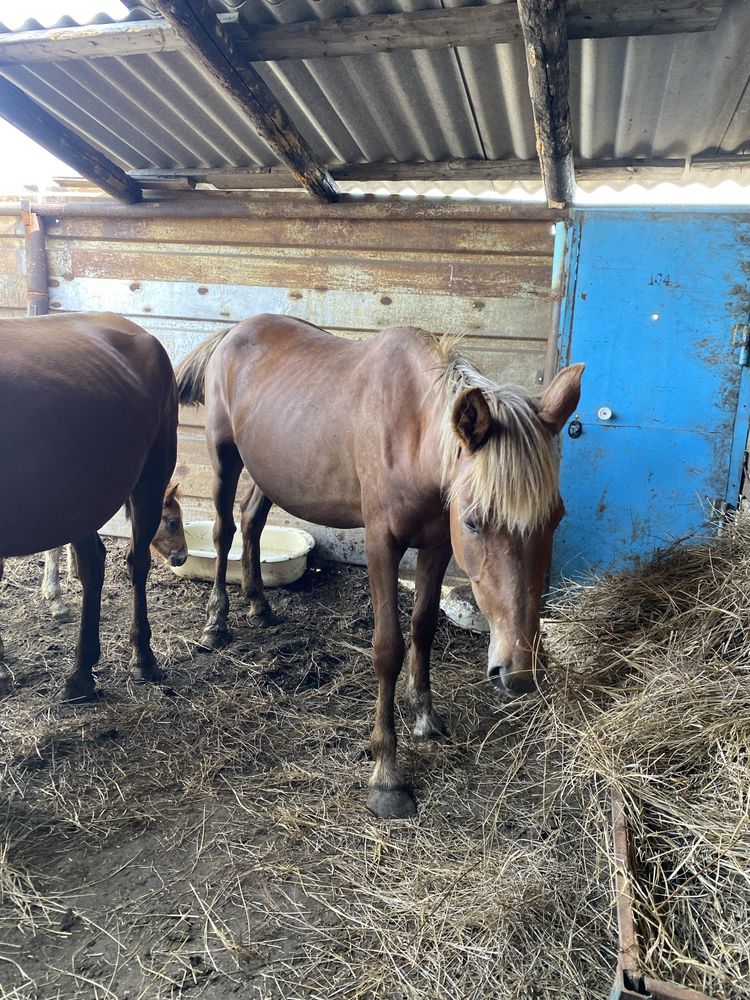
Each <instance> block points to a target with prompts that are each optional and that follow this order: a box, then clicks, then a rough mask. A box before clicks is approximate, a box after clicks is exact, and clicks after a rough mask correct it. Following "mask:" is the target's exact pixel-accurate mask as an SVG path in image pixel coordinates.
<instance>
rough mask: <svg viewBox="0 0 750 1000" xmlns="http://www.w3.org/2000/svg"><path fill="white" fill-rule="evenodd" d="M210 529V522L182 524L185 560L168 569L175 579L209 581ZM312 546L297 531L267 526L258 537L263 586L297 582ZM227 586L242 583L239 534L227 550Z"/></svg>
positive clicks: (211, 561) (211, 559)
mask: <svg viewBox="0 0 750 1000" xmlns="http://www.w3.org/2000/svg"><path fill="white" fill-rule="evenodd" d="M213 530H214V524H213V521H188V522H186V524H185V541H186V542H187V547H188V557H187V559H186V561H185V562H184V564H183V565H182V566H173V567H172V571H173V572H174V573H176V574H177V576H187V577H190V579H192V580H213V578H214V566H215V560H216V552H215V551H214V541H213ZM314 545H315V539H314V538H313V536H312V535H311V534H310V533H309V532H307V531H302V529H301V528H278V527H276V526H275V525H270V524H269V525H267V526H266V527H265V528H264V529H263V534H262V535H261V536H260V572H261V576H262V577H263V585H264V586H266V587H281V586H283V585H284V584H286V583H293V582H294V581H295V580H299V578H300V577H301V576H302V574H303V573H304V572H305V569H306V568H307V554H308V552H309V551H310V550H311V549H312V547H313V546H314ZM227 583H242V536H241V535H240V533H239V531H237V533H236V534H235V536H234V538H233V540H232V548H231V549H230V550H229V560H228V562H227Z"/></svg>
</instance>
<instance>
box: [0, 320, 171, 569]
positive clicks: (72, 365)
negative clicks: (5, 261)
mask: <svg viewBox="0 0 750 1000" xmlns="http://www.w3.org/2000/svg"><path fill="white" fill-rule="evenodd" d="M176 409H177V406H176V397H175V389H174V376H173V374H172V368H171V364H170V362H169V358H168V357H167V355H166V352H165V351H164V349H163V347H162V346H161V345H160V344H159V343H158V341H156V340H155V338H153V337H152V336H151V335H150V334H148V333H146V331H144V330H142V329H141V328H140V327H138V326H136V325H135V324H134V323H131V322H130V321H128V320H126V319H123V318H122V317H119V316H115V315H113V314H108V313H104V314H94V315H91V314H81V315H78V314H72V315H69V316H68V315H56V316H49V317H40V318H34V319H19V320H2V321H0V428H1V430H0V467H2V469H3V475H2V477H0V556H3V555H21V554H25V553H27V552H30V551H38V550H40V549H43V548H45V549H46V548H53V547H55V546H57V545H59V544H61V543H63V542H66V541H70V540H72V539H76V538H77V537H81V536H82V534H84V533H86V532H89V531H92V530H96V529H97V528H99V527H101V525H102V524H104V522H105V521H106V520H107V519H108V518H109V517H111V516H112V514H113V513H114V512H115V511H116V510H117V509H118V507H119V506H120V505H121V504H122V503H123V501H124V500H125V499H126V498H127V496H128V495H129V494H130V491H131V490H132V488H133V486H134V484H135V482H136V480H137V479H138V476H139V474H140V471H141V469H142V467H143V464H144V461H145V458H146V456H147V454H148V451H149V448H150V447H151V445H152V443H153V442H154V440H155V439H156V437H157V435H158V434H159V432H160V428H161V426H162V424H163V423H164V420H165V418H166V419H171V421H172V423H173V424H176ZM170 471H171V470H170ZM52 507H54V508H56V509H55V511H54V515H53V516H50V508H52Z"/></svg>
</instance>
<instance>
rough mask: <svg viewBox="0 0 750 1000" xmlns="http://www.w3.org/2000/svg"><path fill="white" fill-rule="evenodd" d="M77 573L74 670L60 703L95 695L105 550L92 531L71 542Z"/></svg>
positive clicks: (99, 539)
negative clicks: (78, 605) (78, 603)
mask: <svg viewBox="0 0 750 1000" xmlns="http://www.w3.org/2000/svg"><path fill="white" fill-rule="evenodd" d="M73 548H74V549H75V554H76V559H77V561H78V573H79V576H80V578H81V585H82V587H83V600H82V602H81V627H80V631H79V633H78V646H77V647H76V660H75V669H74V670H73V673H72V674H71V675H70V677H68V679H67V681H66V682H65V686H64V687H63V690H62V694H61V697H62V700H63V701H83V700H84V699H87V698H90V697H91V696H92V695H93V693H94V688H95V686H96V685H95V683H94V676H93V673H92V669H93V667H94V664H95V663H96V662H97V661H98V660H99V656H100V647H99V620H100V617H101V606H102V585H103V583H104V560H105V559H106V556H107V550H106V549H105V548H104V543H103V542H102V540H101V538H100V537H99V535H98V534H97V533H96V532H94V533H93V534H91V535H86V536H85V537H84V538H82V539H80V540H79V541H77V542H74V543H73Z"/></svg>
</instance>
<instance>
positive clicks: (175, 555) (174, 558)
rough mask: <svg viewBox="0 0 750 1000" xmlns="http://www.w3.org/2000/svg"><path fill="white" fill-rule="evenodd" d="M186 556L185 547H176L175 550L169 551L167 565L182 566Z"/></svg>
mask: <svg viewBox="0 0 750 1000" xmlns="http://www.w3.org/2000/svg"><path fill="white" fill-rule="evenodd" d="M187 557H188V550H187V549H177V551H176V552H170V553H169V565H170V566H182V565H183V564H184V563H185V562H186V560H187Z"/></svg>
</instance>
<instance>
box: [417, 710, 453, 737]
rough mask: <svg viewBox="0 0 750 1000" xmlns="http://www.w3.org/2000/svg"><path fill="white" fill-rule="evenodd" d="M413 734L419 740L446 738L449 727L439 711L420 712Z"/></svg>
mask: <svg viewBox="0 0 750 1000" xmlns="http://www.w3.org/2000/svg"><path fill="white" fill-rule="evenodd" d="M412 735H413V736H415V737H416V738H417V739H418V740H444V739H447V737H448V728H447V726H446V725H445V723H444V722H443V720H442V719H441V718H440V716H439V715H438V714H437V712H418V713H417V718H416V720H415V722H414V728H413V729H412Z"/></svg>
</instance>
